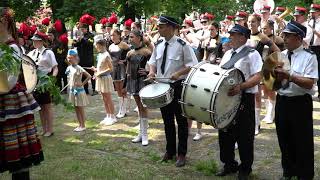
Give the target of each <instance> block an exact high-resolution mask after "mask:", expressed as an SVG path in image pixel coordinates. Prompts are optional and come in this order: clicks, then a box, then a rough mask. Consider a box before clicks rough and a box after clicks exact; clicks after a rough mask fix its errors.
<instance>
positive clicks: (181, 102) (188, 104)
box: [178, 101, 194, 107]
mask: <svg viewBox="0 0 320 180" xmlns="http://www.w3.org/2000/svg"><path fill="white" fill-rule="evenodd" d="M178 102H179V103H180V104H183V105H187V106H191V107H193V106H194V105H193V104H191V103H185V102H183V101H178Z"/></svg>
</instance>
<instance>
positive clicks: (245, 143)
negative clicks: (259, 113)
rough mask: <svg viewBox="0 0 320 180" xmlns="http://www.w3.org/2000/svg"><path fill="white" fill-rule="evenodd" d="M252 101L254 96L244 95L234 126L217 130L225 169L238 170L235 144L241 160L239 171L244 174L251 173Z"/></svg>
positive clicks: (253, 126)
mask: <svg viewBox="0 0 320 180" xmlns="http://www.w3.org/2000/svg"><path fill="white" fill-rule="evenodd" d="M254 99H255V98H254V94H250V93H244V95H243V98H242V105H241V106H240V109H239V111H238V115H237V117H236V119H235V124H232V125H230V126H229V127H227V128H226V129H220V130H219V146H220V160H221V161H222V162H223V163H224V164H225V165H224V168H225V169H235V168H238V162H237V161H236V160H235V153H234V146H235V143H236V142H237V143H238V149H239V155H240V160H241V164H240V166H239V171H240V172H242V173H245V174H249V173H250V172H251V171H252V168H251V166H252V163H253V148H254V147H253V144H254V128H255V111H254V107H255V101H254Z"/></svg>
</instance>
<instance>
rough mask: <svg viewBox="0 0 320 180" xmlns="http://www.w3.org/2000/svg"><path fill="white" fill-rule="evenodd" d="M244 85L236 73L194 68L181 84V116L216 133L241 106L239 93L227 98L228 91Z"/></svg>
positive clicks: (202, 65)
mask: <svg viewBox="0 0 320 180" xmlns="http://www.w3.org/2000/svg"><path fill="white" fill-rule="evenodd" d="M243 81H244V77H243V74H242V73H241V71H239V70H237V69H230V70H225V69H222V68H220V67H219V66H217V65H213V64H209V63H204V62H203V63H199V64H197V65H196V66H194V67H193V68H192V69H191V71H190V72H189V74H188V76H187V78H186V80H185V81H184V82H183V90H182V95H181V101H180V103H181V106H182V113H183V115H184V116H186V117H188V118H190V119H193V120H196V121H198V122H201V123H205V124H210V125H212V126H213V127H215V128H217V129H223V128H225V127H227V126H228V125H229V124H231V122H232V121H233V120H234V118H235V117H236V114H237V112H238V109H239V107H240V103H241V93H240V94H238V95H235V96H228V90H229V89H230V88H231V87H232V86H234V85H236V84H239V83H241V82H243Z"/></svg>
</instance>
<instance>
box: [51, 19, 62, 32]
mask: <svg viewBox="0 0 320 180" xmlns="http://www.w3.org/2000/svg"><path fill="white" fill-rule="evenodd" d="M53 27H54V28H55V29H56V31H57V32H59V33H62V31H63V25H62V22H61V20H59V19H58V20H56V22H55V23H54V25H53Z"/></svg>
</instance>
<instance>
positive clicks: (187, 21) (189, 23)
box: [184, 19, 193, 26]
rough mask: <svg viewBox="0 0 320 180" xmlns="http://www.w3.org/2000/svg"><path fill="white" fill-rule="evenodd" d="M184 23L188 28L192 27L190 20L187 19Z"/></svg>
mask: <svg viewBox="0 0 320 180" xmlns="http://www.w3.org/2000/svg"><path fill="white" fill-rule="evenodd" d="M184 23H186V24H188V25H189V26H192V25H193V23H192V20H188V19H186V20H184Z"/></svg>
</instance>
